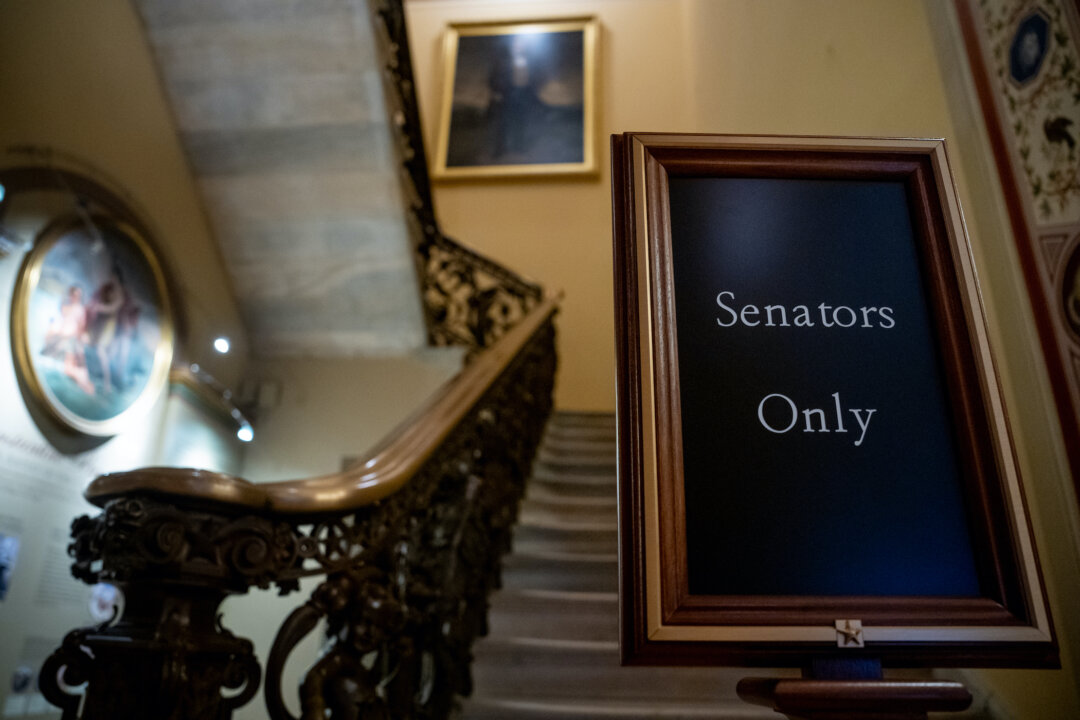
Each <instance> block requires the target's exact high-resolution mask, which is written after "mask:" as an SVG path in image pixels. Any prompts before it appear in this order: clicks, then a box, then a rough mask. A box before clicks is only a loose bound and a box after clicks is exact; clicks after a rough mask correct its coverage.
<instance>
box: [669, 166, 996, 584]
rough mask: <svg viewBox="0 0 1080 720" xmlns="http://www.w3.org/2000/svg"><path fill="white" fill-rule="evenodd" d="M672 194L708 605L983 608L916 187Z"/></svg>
mask: <svg viewBox="0 0 1080 720" xmlns="http://www.w3.org/2000/svg"><path fill="white" fill-rule="evenodd" d="M669 193H670V202H671V218H672V221H671V247H672V266H673V276H674V277H673V280H674V282H673V286H674V289H675V315H676V317H677V318H678V354H679V380H680V386H681V393H680V399H681V403H682V416H683V426H682V436H683V464H684V470H685V492H686V524H687V533H688V538H687V548H688V552H689V557H688V564H689V567H688V571H689V581H690V593H691V594H693V595H775V594H796V595H960V596H975V595H978V580H977V578H976V573H975V564H974V560H973V557H972V551H971V544H970V542H969V541H968V529H967V523H966V520H965V517H964V508H963V502H962V498H961V492H960V491H961V485H960V478H959V469H958V465H957V459H956V450H955V448H954V446H953V439H952V432H951V428H950V426H949V420H948V402H947V399H946V394H945V388H944V386H943V382H942V375H941V369H940V363H939V361H938V353H937V348H936V345H935V342H934V337H933V332H932V330H931V322H930V320H931V319H930V314H929V313H930V309H929V307H928V306H927V303H926V301H925V299H924V296H925V291H924V288H923V283H922V278H921V273H920V267H919V257H918V254H917V253H916V250H915V243H914V235H913V232H912V227H911V221H910V217H909V212H908V201H907V196H906V189H905V187H904V184H903V183H902V182H897V181H891V182H861V181H851V180H811V179H777V178H671V179H670V180H669ZM776 208H783V211H782V212H776ZM703 420H704V421H703ZM785 517H799V518H800V522H799V523H798V525H797V526H792V525H788V524H786V523H779V522H776V519H777V518H785ZM853 535H855V536H857V537H859V538H860V542H859V543H858V544H855V545H852V543H851V542H850V539H851V537H852V536H853ZM886 558H887V559H888V562H883V559H886Z"/></svg>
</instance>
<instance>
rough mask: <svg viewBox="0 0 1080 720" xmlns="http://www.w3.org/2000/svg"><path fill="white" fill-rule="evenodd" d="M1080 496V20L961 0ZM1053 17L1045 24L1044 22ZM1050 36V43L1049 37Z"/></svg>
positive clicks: (1044, 1)
mask: <svg viewBox="0 0 1080 720" xmlns="http://www.w3.org/2000/svg"><path fill="white" fill-rule="evenodd" d="M954 2H955V4H956V9H957V15H958V17H959V20H960V27H961V32H962V34H963V39H964V47H965V50H966V52H967V56H968V61H969V63H970V67H971V72H972V77H973V80H974V83H975V88H976V92H977V94H978V97H979V104H980V106H981V109H982V113H983V116H984V118H985V121H986V127H987V133H988V135H989V138H990V145H991V148H992V150H993V153H994V161H995V164H996V166H997V169H998V173H999V175H1000V178H1001V185H1002V191H1003V193H1004V197H1005V204H1006V208H1007V210H1008V213H1009V220H1010V224H1011V229H1012V234H1013V237H1014V239H1015V242H1016V249H1017V253H1018V255H1019V258H1020V265H1021V269H1022V271H1023V274H1024V280H1025V283H1026V285H1027V291H1028V296H1029V298H1030V300H1031V306H1032V312H1033V314H1034V318H1035V326H1036V328H1037V329H1038V333H1039V339H1040V343H1041V345H1042V351H1043V357H1044V358H1045V361H1046V368H1047V372H1048V374H1049V377H1050V383H1051V387H1052V390H1053V394H1054V403H1055V405H1056V407H1057V412H1058V418H1059V421H1060V423H1061V429H1062V434H1063V436H1064V440H1065V450H1066V454H1067V456H1068V459H1069V465H1070V467H1071V470H1072V476H1073V484H1074V487H1075V489H1076V492H1077V495H1080V363H1078V362H1076V360H1075V358H1078V357H1080V334H1078V333H1076V332H1071V331H1070V329H1069V324H1068V317H1069V316H1068V314H1067V307H1066V299H1067V298H1068V297H1070V290H1071V293H1072V294H1075V295H1076V298H1075V302H1076V304H1077V314H1078V317H1080V277H1078V278H1074V279H1073V280H1072V284H1071V286H1070V287H1069V288H1066V287H1065V283H1066V282H1067V281H1068V279H1067V278H1065V277H1064V274H1065V271H1066V270H1067V269H1068V268H1069V267H1076V266H1077V264H1078V263H1080V260H1078V261H1077V262H1072V259H1071V258H1072V256H1073V255H1077V254H1078V253H1080V244H1078V243H1076V242H1075V239H1076V238H1077V236H1078V235H1080V205H1078V203H1080V146H1078V144H1077V137H1076V136H1077V135H1078V134H1080V60H1078V58H1080V43H1078V41H1077V38H1078V37H1080V22H1078V10H1077V7H1076V5H1074V4H1073V3H1071V2H1069V0H1036V2H1031V1H1030V0H954ZM1044 24H1045V27H1044ZM1040 43H1041V44H1040Z"/></svg>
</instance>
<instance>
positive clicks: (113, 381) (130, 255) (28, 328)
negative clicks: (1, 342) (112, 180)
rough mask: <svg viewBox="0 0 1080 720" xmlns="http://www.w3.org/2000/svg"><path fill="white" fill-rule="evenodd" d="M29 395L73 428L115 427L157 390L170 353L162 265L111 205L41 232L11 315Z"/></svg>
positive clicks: (104, 430)
mask: <svg viewBox="0 0 1080 720" xmlns="http://www.w3.org/2000/svg"><path fill="white" fill-rule="evenodd" d="M11 332H12V345H13V348H14V351H15V359H16V367H17V368H18V372H19V375H20V377H21V378H22V380H23V382H24V383H25V384H26V386H27V387H28V388H29V390H30V393H31V395H32V396H33V399H34V400H35V401H36V402H38V403H39V404H40V405H41V406H42V407H43V408H44V409H45V410H46V411H47V412H48V413H49V415H50V416H52V417H53V419H55V420H57V421H59V422H60V423H61V424H62V425H64V426H66V427H68V428H70V429H73V430H76V431H78V432H81V433H84V434H87V435H94V436H99V437H100V436H110V435H115V434H117V433H119V432H121V431H122V430H123V429H125V428H126V427H128V426H129V425H130V423H131V422H133V421H134V420H136V419H137V418H138V417H139V416H140V415H142V414H143V413H144V412H145V411H146V410H148V409H149V407H150V406H151V405H153V404H154V402H155V401H156V400H157V398H158V396H159V394H160V392H161V390H162V388H163V387H164V386H165V381H166V379H167V376H168V371H169V366H170V364H171V362H172V353H173V322H172V309H171V307H170V302H169V293H168V289H167V285H166V280H165V274H164V272H163V270H162V267H161V264H160V262H159V261H158V259H157V257H156V256H155V254H154V252H153V249H152V247H151V245H150V243H149V241H148V240H147V239H146V237H144V235H143V234H142V233H141V232H139V231H138V230H137V229H136V228H134V227H133V226H131V225H129V224H127V223H125V222H122V221H120V220H118V219H115V218H113V217H110V216H107V215H89V214H85V213H83V214H75V213H73V214H71V215H66V216H62V217H60V218H58V219H56V220H55V221H53V222H51V223H50V224H49V225H47V226H46V227H45V229H44V230H42V231H41V233H40V234H39V236H38V238H37V240H36V242H35V244H34V249H33V250H31V251H30V252H29V253H28V254H27V256H26V259H25V260H24V262H23V267H22V269H21V271H20V273H19V279H18V282H17V283H16V287H15V297H14V300H13V302H12V318H11Z"/></svg>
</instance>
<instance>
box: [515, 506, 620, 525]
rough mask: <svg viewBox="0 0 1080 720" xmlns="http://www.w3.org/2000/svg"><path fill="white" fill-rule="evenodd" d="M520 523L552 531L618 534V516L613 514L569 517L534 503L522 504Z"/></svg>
mask: <svg viewBox="0 0 1080 720" xmlns="http://www.w3.org/2000/svg"><path fill="white" fill-rule="evenodd" d="M518 522H519V523H521V525H522V526H534V527H540V528H547V529H550V530H565V531H570V532H573V531H577V530H585V531H598V532H606V531H610V532H617V531H618V529H619V524H618V516H617V515H616V514H615V513H614V512H612V513H596V516H595V517H580V516H579V517H567V516H566V515H564V514H563V513H561V512H558V511H552V510H550V509H546V508H542V507H537V506H535V505H533V504H532V503H528V502H523V503H522V504H521V514H520V515H519V516H518Z"/></svg>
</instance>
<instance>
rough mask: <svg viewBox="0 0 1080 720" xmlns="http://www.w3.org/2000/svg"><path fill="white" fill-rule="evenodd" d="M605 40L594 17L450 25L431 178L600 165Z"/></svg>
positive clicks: (586, 170)
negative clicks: (601, 42)
mask: <svg viewBox="0 0 1080 720" xmlns="http://www.w3.org/2000/svg"><path fill="white" fill-rule="evenodd" d="M598 39H599V23H598V22H597V21H596V20H595V19H593V18H590V17H585V18H559V19H547V20H529V21H515V22H500V23H458V24H454V25H451V26H450V27H449V28H448V29H447V31H446V34H445V37H444V41H443V67H444V78H443V98H442V105H441V109H440V113H439V135H438V143H437V145H436V152H435V158H434V162H433V163H432V176H433V177H434V178H436V179H466V178H483V177H505V176H521V175H526V176H533V175H581V174H592V173H595V172H596V169H597V162H596V147H595V146H596V113H597V107H596V94H597V93H596V63H597V43H598Z"/></svg>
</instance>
